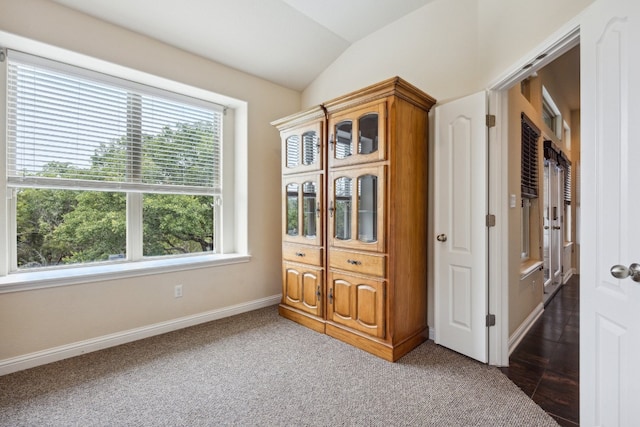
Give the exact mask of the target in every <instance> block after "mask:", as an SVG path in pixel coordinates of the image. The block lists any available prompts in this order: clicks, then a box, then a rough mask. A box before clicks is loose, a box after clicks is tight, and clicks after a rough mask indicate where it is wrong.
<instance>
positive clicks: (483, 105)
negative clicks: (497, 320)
mask: <svg viewBox="0 0 640 427" xmlns="http://www.w3.org/2000/svg"><path fill="white" fill-rule="evenodd" d="M486 111H487V98H486V94H485V93H484V92H482V93H477V94H475V95H471V96H468V97H465V98H462V99H458V100H455V101H452V102H449V103H446V104H443V105H440V106H438V107H436V109H435V139H436V145H435V162H434V164H435V173H434V177H435V182H434V188H435V201H434V204H435V206H434V208H435V212H434V213H435V215H434V223H435V228H434V232H435V233H434V234H435V235H436V236H437V237H436V238H437V241H436V242H435V245H434V266H435V267H434V269H435V272H434V274H435V277H434V282H435V287H434V299H435V304H434V307H435V317H434V321H435V342H436V343H437V344H440V345H442V346H444V347H447V348H450V349H452V350H455V351H457V352H459V353H462V354H464V355H466V356H469V357H471V358H473V359H476V360H479V361H481V362H485V363H486V362H487V360H488V355H487V326H486V315H487V226H486V214H487V148H488V147H487V127H486Z"/></svg>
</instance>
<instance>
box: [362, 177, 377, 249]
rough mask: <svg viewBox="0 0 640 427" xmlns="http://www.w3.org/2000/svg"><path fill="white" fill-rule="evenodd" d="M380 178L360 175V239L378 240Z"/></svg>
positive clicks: (365, 240)
mask: <svg viewBox="0 0 640 427" xmlns="http://www.w3.org/2000/svg"><path fill="white" fill-rule="evenodd" d="M377 190H378V178H377V177H376V176H375V175H363V176H360V177H358V240H360V241H361V242H364V243H374V242H376V241H377V240H378V221H377V213H378V191H377Z"/></svg>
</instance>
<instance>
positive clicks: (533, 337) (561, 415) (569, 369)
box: [501, 275, 580, 426]
mask: <svg viewBox="0 0 640 427" xmlns="http://www.w3.org/2000/svg"><path fill="white" fill-rule="evenodd" d="M579 307H580V279H579V277H578V276H576V275H574V276H572V277H571V279H569V281H568V282H567V283H566V284H565V285H564V286H562V287H561V288H560V290H559V291H558V292H557V293H556V295H555V296H554V297H553V298H552V299H551V300H550V301H549V303H548V304H547V306H546V307H545V309H544V313H543V314H542V316H541V317H540V318H539V319H538V320H537V321H536V323H535V324H534V325H533V327H532V328H531V330H530V331H529V332H528V333H527V335H526V336H525V337H524V338H523V340H522V342H521V343H520V344H519V345H518V347H517V348H516V349H515V351H514V352H513V353H512V354H511V356H510V357H509V367H508V368H501V369H502V372H504V374H505V375H507V376H508V377H509V378H510V379H511V381H513V382H514V383H516V384H517V385H518V386H519V387H520V388H521V389H522V390H523V391H524V392H525V393H527V395H529V396H530V397H531V398H532V399H533V400H534V401H535V402H536V403H537V404H538V405H540V406H541V407H542V409H544V410H545V411H547V413H548V414H549V415H551V416H552V417H553V418H554V419H555V420H556V421H557V422H558V424H560V425H561V426H577V425H579V421H580V418H579V417H580V393H579V376H580V375H579V374H580V369H579V363H580V357H579V354H580V353H579V347H580V345H579V343H580V341H579V339H580V310H579Z"/></svg>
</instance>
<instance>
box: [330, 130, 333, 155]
mask: <svg viewBox="0 0 640 427" xmlns="http://www.w3.org/2000/svg"><path fill="white" fill-rule="evenodd" d="M329 151H333V134H331V136H330V137H329Z"/></svg>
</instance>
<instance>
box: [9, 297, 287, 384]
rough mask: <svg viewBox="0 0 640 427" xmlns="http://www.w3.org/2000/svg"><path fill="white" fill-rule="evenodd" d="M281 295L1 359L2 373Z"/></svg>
mask: <svg viewBox="0 0 640 427" xmlns="http://www.w3.org/2000/svg"><path fill="white" fill-rule="evenodd" d="M280 299H281V296H280V295H274V296H271V297H266V298H261V299H258V300H254V301H248V302H245V303H242V304H236V305H232V306H228V307H223V308H219V309H215V310H211V311H207V312H204V313H198V314H194V315H191V316H185V317H180V318H178V319H173V320H168V321H166V322H160V323H155V324H153V325H148V326H142V327H140V328H135V329H129V330H127V331H122V332H116V333H114V334H109V335H104V336H101V337H97V338H92V339H89V340H84V341H78V342H75V343H72V344H66V345H62V346H59V347H54V348H50V349H47V350H42V351H37V352H34V353H29V354H25V355H22V356H17V357H12V358H10V359H4V360H0V375H6V374H10V373H12V372H17V371H21V370H23V369H29V368H33V367H35V366H40V365H44V364H47V363H51V362H56V361H58V360H63V359H67V358H69V357H74V356H79V355H81V354H86V353H90V352H92V351H97V350H102V349H105V348H109V347H114V346H116V345H120V344H125V343H128V342H132V341H137V340H140V339H143V338H148V337H151V336H154V335H160V334H164V333H167V332H171V331H175V330H178V329H182V328H186V327H189V326H194V325H198V324H200V323H205V322H210V321H212V320H217V319H222V318H224V317H229V316H234V315H236V314H241V313H246V312H248V311H253V310H257V309H259V308H263V307H268V306H271V305H275V304H277V303H278V302H280Z"/></svg>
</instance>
